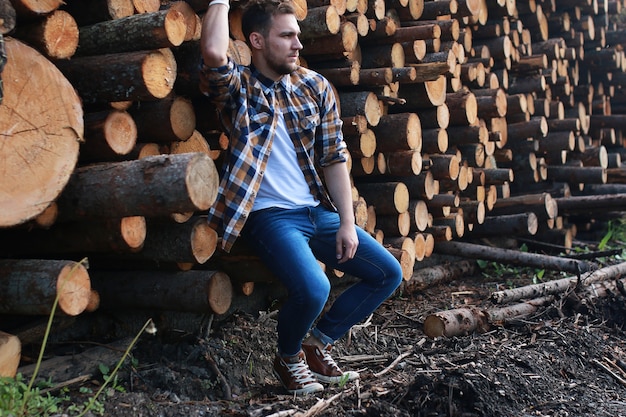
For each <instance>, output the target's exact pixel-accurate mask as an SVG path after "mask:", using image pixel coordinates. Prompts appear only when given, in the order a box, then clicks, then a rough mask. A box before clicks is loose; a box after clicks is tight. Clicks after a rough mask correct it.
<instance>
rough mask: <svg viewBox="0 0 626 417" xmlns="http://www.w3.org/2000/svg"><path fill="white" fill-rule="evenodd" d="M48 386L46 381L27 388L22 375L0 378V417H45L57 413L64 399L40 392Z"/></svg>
mask: <svg viewBox="0 0 626 417" xmlns="http://www.w3.org/2000/svg"><path fill="white" fill-rule="evenodd" d="M50 385H51V384H50V383H49V382H47V381H46V382H42V383H40V384H38V385H37V386H31V387H29V385H27V384H26V383H25V382H24V378H23V376H22V374H17V375H16V377H15V378H8V377H2V378H0V417H9V416H38V417H47V416H50V415H52V414H53V413H56V412H58V411H59V406H60V404H61V403H62V402H63V400H64V398H57V397H54V396H52V395H50V393H46V394H42V393H41V392H40V390H41V389H43V388H48V387H49V386H50Z"/></svg>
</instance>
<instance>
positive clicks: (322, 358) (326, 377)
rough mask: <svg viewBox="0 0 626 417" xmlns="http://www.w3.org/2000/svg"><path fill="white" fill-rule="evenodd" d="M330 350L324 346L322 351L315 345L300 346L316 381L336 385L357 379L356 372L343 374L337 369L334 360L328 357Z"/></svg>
mask: <svg viewBox="0 0 626 417" xmlns="http://www.w3.org/2000/svg"><path fill="white" fill-rule="evenodd" d="M331 349H332V346H331V345H326V347H324V348H323V349H320V348H319V347H317V346H315V345H306V344H303V345H302V350H304V353H305V354H306V359H307V362H308V364H309V368H310V369H311V372H312V373H313V375H315V377H316V378H317V380H318V381H320V382H323V383H325V384H338V383H340V382H342V381H343V382H347V381H352V380H354V379H357V378H358V377H359V373H358V372H354V371H347V372H343V371H342V370H341V369H339V366H338V365H337V363H336V362H335V360H334V359H333V358H332V356H330V350H331Z"/></svg>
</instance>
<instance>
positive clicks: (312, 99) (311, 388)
mask: <svg viewBox="0 0 626 417" xmlns="http://www.w3.org/2000/svg"><path fill="white" fill-rule="evenodd" d="M228 11H229V4H228V0H213V1H212V2H211V3H209V7H208V10H207V13H206V14H205V16H204V18H203V26H202V38H201V52H202V58H203V63H202V69H201V87H202V88H203V91H205V94H207V95H208V96H209V97H210V98H211V99H212V101H213V102H214V103H216V106H217V108H218V110H219V111H220V114H221V117H222V119H223V121H224V125H225V126H227V130H228V132H227V133H228V135H229V137H230V140H231V143H230V146H229V149H228V152H227V155H226V158H225V162H224V165H223V177H222V181H221V183H220V190H219V197H218V200H217V202H216V203H215V205H214V206H213V207H212V208H211V209H210V211H209V222H210V223H211V225H212V226H214V227H216V228H219V230H220V231H221V232H222V236H223V240H222V245H223V247H224V249H225V250H227V251H229V250H230V249H231V247H232V245H233V243H234V242H235V239H237V238H238V237H239V236H241V237H242V238H243V239H244V240H246V241H247V242H249V243H250V246H251V247H253V248H255V249H256V250H257V251H258V254H259V256H260V258H261V259H262V260H263V262H264V263H265V264H266V265H267V266H268V267H269V269H270V270H271V271H272V272H273V273H274V274H275V275H276V277H277V278H278V279H280V281H281V282H282V283H283V284H284V285H285V287H286V289H287V291H288V294H289V295H288V299H287V300H286V302H285V304H284V305H283V306H282V308H281V309H280V312H279V315H278V326H277V327H278V351H277V354H276V358H275V360H274V365H273V366H274V373H275V375H276V376H277V377H278V379H279V380H280V381H281V383H282V384H283V385H284V386H285V388H286V389H287V391H288V392H289V393H292V394H305V393H312V392H318V391H321V390H323V385H321V384H320V382H323V383H339V382H341V381H344V382H345V381H346V380H352V379H355V378H358V376H359V375H358V373H356V372H342V371H341V370H340V369H339V367H338V366H337V364H336V362H335V361H334V360H333V358H332V357H331V356H330V351H331V347H332V345H333V343H334V342H335V341H336V340H337V339H338V338H340V337H341V336H342V335H344V334H345V333H346V332H347V331H348V330H349V329H350V327H351V326H353V325H354V324H356V323H358V322H360V321H361V320H363V319H365V318H366V317H367V316H368V315H370V314H371V313H372V311H374V310H375V309H376V308H377V307H378V306H379V305H380V304H381V303H382V302H383V301H384V300H385V299H386V298H388V297H389V296H390V295H391V294H392V293H393V292H394V291H395V289H396V288H397V287H398V285H399V284H400V282H401V280H402V271H401V268H400V265H399V263H398V261H397V260H396V259H395V258H394V257H393V256H391V254H390V253H389V252H388V251H387V250H386V249H385V248H383V247H382V246H381V245H380V244H379V243H378V242H377V241H376V240H375V239H373V238H372V237H371V236H370V235H368V234H367V233H366V232H365V231H364V230H362V229H360V228H358V227H356V226H355V222H354V212H353V206H352V197H351V196H352V194H351V183H350V176H349V172H348V170H347V167H346V160H347V155H346V144H345V142H344V141H343V136H342V133H341V119H340V118H339V114H338V109H337V104H336V101H335V97H334V94H333V91H332V89H331V87H330V84H329V82H328V81H327V80H326V79H325V78H323V77H322V76H321V75H320V74H317V73H316V72H314V71H311V70H308V69H305V68H302V67H300V66H299V65H298V56H299V52H300V50H301V49H302V44H301V43H300V41H299V39H298V35H299V33H300V29H299V26H298V22H297V19H296V17H295V15H294V9H293V6H292V5H291V3H289V2H280V1H278V0H260V1H254V3H251V4H249V5H248V7H247V8H246V10H245V12H244V14H243V16H242V28H243V32H244V35H245V36H246V40H247V42H248V45H249V46H250V49H251V53H252V65H251V66H250V67H244V66H238V65H236V64H235V63H234V62H233V61H232V60H231V59H229V58H228V56H227V48H228V43H229V30H228V29H229V28H228ZM318 166H319V167H321V168H320V171H321V174H323V178H324V181H322V177H321V176H320V175H319V172H318V171H317V170H316V167H318ZM326 190H328V192H327V191H326ZM329 195H330V196H329ZM331 197H332V200H331ZM317 259H319V260H320V261H322V262H323V263H324V264H326V265H327V266H328V267H329V268H336V269H340V270H342V271H345V272H346V273H348V274H350V275H352V276H355V277H358V278H359V279H360V282H358V283H356V284H355V285H353V286H352V287H350V288H349V289H347V290H346V291H344V292H343V294H341V295H340V296H339V298H338V299H337V300H336V301H335V302H334V303H333V306H332V307H331V308H330V309H329V310H328V312H327V313H326V314H324V315H323V317H321V318H320V319H319V321H318V323H317V325H316V326H315V327H314V328H313V329H311V327H312V326H313V324H314V322H315V320H317V319H318V316H319V315H320V313H321V312H322V310H323V308H324V306H325V304H326V302H327V299H328V296H329V294H330V283H329V280H328V277H327V276H326V275H325V273H324V271H323V270H322V268H320V266H319V263H318V262H317ZM309 331H310V334H309V335H308V337H307V333H309ZM305 337H306V339H305Z"/></svg>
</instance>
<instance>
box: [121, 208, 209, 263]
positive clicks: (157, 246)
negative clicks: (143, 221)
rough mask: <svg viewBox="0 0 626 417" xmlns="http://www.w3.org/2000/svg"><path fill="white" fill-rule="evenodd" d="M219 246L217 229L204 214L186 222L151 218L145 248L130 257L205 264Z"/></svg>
mask: <svg viewBox="0 0 626 417" xmlns="http://www.w3.org/2000/svg"><path fill="white" fill-rule="evenodd" d="M217 245H218V236H217V232H216V231H215V230H214V229H212V228H210V227H209V224H208V223H207V220H206V218H205V217H204V216H197V217H192V218H191V219H190V220H188V221H186V222H184V223H177V222H172V221H166V220H149V221H148V222H147V233H146V240H145V243H144V245H143V248H142V250H141V251H139V252H135V253H133V254H132V255H126V257H128V258H131V259H151V260H154V261H157V262H178V263H181V262H183V263H194V264H196V263H198V264H203V263H205V262H206V261H208V260H209V258H211V256H213V254H214V253H215V250H216V249H217Z"/></svg>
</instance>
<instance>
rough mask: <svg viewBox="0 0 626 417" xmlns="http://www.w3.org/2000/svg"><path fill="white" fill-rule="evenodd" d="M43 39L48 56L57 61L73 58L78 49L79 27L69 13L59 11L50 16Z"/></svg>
mask: <svg viewBox="0 0 626 417" xmlns="http://www.w3.org/2000/svg"><path fill="white" fill-rule="evenodd" d="M44 32H45V33H44V36H43V39H49V40H50V41H51V42H47V43H46V53H47V54H48V56H51V57H54V58H57V59H67V58H71V57H72V56H73V55H74V53H75V52H76V48H77V47H78V25H77V24H76V20H74V18H73V17H72V15H70V14H69V13H67V12H65V11H63V10H57V11H55V12H54V13H52V14H50V15H49V16H48V18H47V22H46V25H45V28H44Z"/></svg>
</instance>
